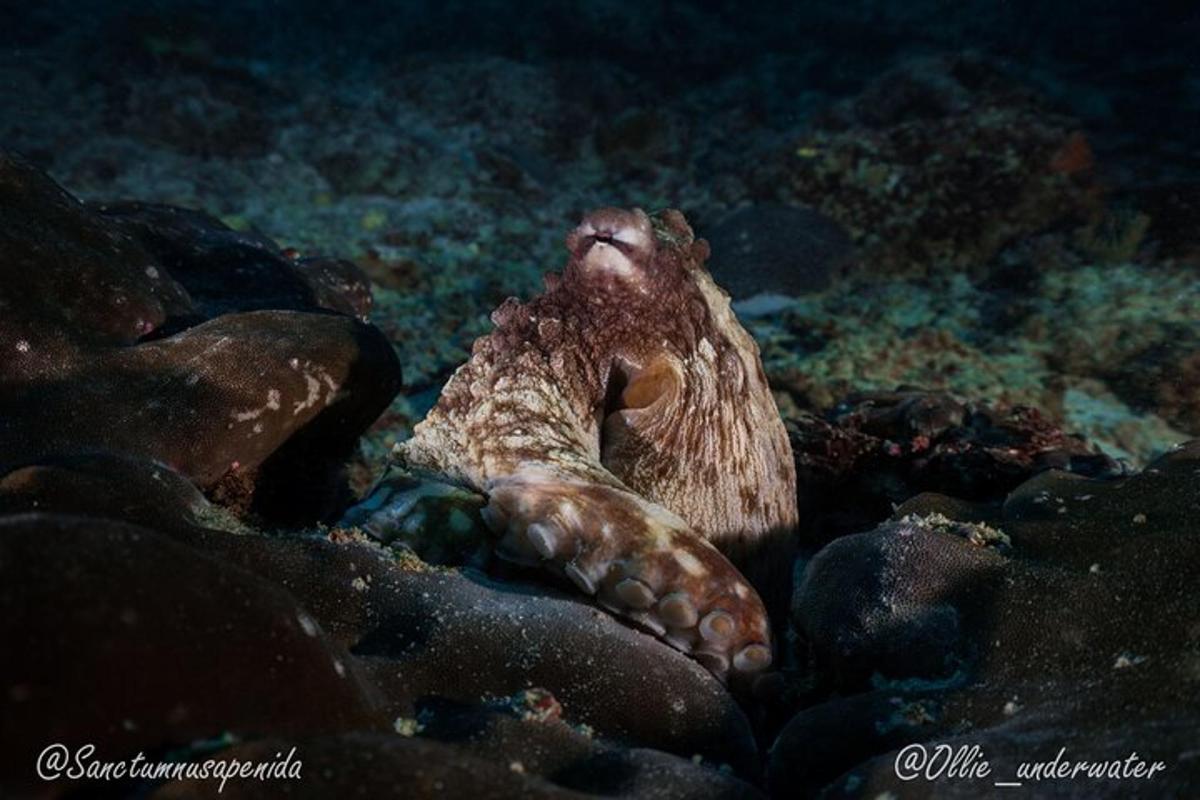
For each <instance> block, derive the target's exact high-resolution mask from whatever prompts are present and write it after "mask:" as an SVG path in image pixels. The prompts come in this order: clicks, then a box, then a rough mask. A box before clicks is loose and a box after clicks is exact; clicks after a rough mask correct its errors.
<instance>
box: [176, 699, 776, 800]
mask: <svg viewBox="0 0 1200 800" xmlns="http://www.w3.org/2000/svg"><path fill="white" fill-rule="evenodd" d="M458 716H459V722H460V724H462V725H464V726H468V727H469V728H470V730H469V731H466V730H458V731H449V732H447V733H450V734H451V735H452V737H453V738H452V739H451V740H450V741H446V742H443V741H439V739H437V738H402V737H399V736H371V735H367V734H351V735H346V736H340V737H336V738H333V737H327V738H324V739H308V740H269V741H263V742H254V743H252V744H248V745H241V746H238V747H234V748H231V749H229V750H225V751H222V753H221V756H222V757H229V758H238V759H252V760H262V761H270V760H271V759H272V758H275V757H276V753H280V752H282V753H285V754H286V753H287V752H288V751H289V750H290V749H291V748H292V747H295V748H296V750H297V753H304V754H305V758H306V760H305V770H306V772H304V779H303V780H301V781H292V782H290V784H289V783H288V782H282V781H281V782H266V783H261V784H259V783H255V782H250V781H245V782H234V783H230V784H229V785H228V787H227V789H226V791H225V792H224V793H223V794H228V795H229V796H230V797H233V798H258V797H263V798H268V797H278V796H279V792H280V790H281V788H283V787H286V791H287V792H288V794H289V796H292V797H314V798H319V797H330V796H340V795H346V794H351V795H353V794H356V793H361V794H364V795H366V796H368V797H397V798H399V797H405V798H440V797H472V798H481V799H489V798H494V800H505V799H506V798H513V797H522V798H524V797H529V798H545V800H582V799H583V798H588V797H620V798H648V800H672V799H673V798H681V799H682V798H693V797H705V798H714V800H723V799H724V798H729V800H734V799H735V798H746V799H748V798H756V797H762V796H763V795H761V794H760V793H759V792H757V791H756V790H755V789H754V788H753V787H751V786H749V785H748V784H745V783H742V782H741V781H738V780H737V779H735V778H731V777H729V776H726V775H722V774H720V773H718V772H715V771H713V770H710V769H705V768H703V767H699V766H696V765H694V764H692V763H691V762H690V761H683V760H680V759H672V758H670V757H664V756H663V755H662V754H661V753H654V752H653V751H646V750H635V751H614V750H610V749H607V748H604V747H600V746H597V745H596V744H594V743H592V742H591V741H590V740H587V739H586V737H583V736H581V735H580V734H578V733H576V732H574V731H572V730H571V729H569V728H568V727H567V726H565V725H563V724H562V723H550V724H547V723H541V722H523V721H520V720H514V719H506V720H502V721H500V722H497V721H496V720H495V717H496V715H495V714H494V713H491V714H488V713H486V712H485V713H474V714H472V713H469V712H468V713H462V712H460V713H459V715H458ZM497 729H501V730H497ZM468 736H469V738H468ZM464 740H465V746H464ZM307 770H311V772H309V771H307ZM211 791H212V786H211V784H210V783H205V782H193V783H187V782H179V783H171V784H167V785H165V786H163V787H162V788H161V789H159V790H158V791H157V792H155V793H154V794H153V795H152V797H154V798H155V800H173V799H177V800H184V799H185V798H201V797H208V796H210V793H211Z"/></svg>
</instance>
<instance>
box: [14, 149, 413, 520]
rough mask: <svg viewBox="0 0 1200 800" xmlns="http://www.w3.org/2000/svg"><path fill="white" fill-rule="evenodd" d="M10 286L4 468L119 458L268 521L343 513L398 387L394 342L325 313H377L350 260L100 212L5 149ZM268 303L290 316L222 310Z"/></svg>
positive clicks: (170, 217) (139, 213) (191, 218)
mask: <svg viewBox="0 0 1200 800" xmlns="http://www.w3.org/2000/svg"><path fill="white" fill-rule="evenodd" d="M176 278H178V280H177V279H176ZM0 279H2V283H0V340H3V341H4V342H7V343H9V344H8V345H6V346H5V347H4V351H3V353H2V354H0V378H2V380H0V470H5V471H7V470H8V469H11V468H13V467H17V466H22V465H27V464H34V463H37V462H42V461H45V460H46V459H53V458H55V457H58V456H61V455H72V454H82V453H90V452H97V451H106V452H111V453H115V454H121V455H125V456H131V457H136V458H146V459H150V460H153V461H158V462H162V463H164V464H167V465H170V466H171V467H173V468H174V469H177V470H178V471H180V472H182V473H183V474H185V475H186V476H187V477H188V478H189V479H191V480H192V481H193V482H195V483H196V485H198V486H199V487H200V488H201V489H204V490H206V491H208V492H210V493H211V494H212V495H213V496H217V497H221V498H222V499H223V500H225V501H226V502H228V503H229V504H231V505H234V506H237V507H239V508H251V507H253V509H254V510H255V511H257V512H259V513H261V514H264V515H265V516H268V517H274V518H277V519H280V520H289V519H311V518H313V517H323V516H328V515H330V514H333V513H334V512H336V511H337V510H339V509H338V507H339V506H340V505H344V502H345V500H346V499H347V489H346V483H345V480H344V479H343V478H342V477H341V475H340V473H339V471H340V469H341V466H342V464H343V463H344V461H345V459H346V457H347V455H348V454H349V451H350V448H351V447H352V445H353V444H354V442H355V441H356V440H357V438H358V436H359V434H361V433H362V431H364V430H365V429H366V427H367V426H368V425H370V423H371V422H372V421H373V420H374V419H375V418H376V417H377V416H378V415H379V414H380V413H381V412H382V411H383V410H384V409H385V408H386V407H387V405H388V403H389V402H390V401H391V399H392V397H393V396H394V395H395V393H396V392H397V391H398V390H399V386H400V368H399V364H398V362H397V360H396V356H395V354H394V353H393V351H392V348H391V346H390V344H389V343H388V342H387V340H386V339H385V338H384V337H383V335H382V334H381V333H380V332H379V331H378V330H377V329H375V328H373V327H371V326H369V325H367V324H365V323H363V322H360V321H358V320H355V319H351V318H349V317H346V316H341V315H339V314H333V313H328V310H330V309H332V310H335V311H345V312H347V313H351V314H354V315H358V316H361V315H362V314H363V313H365V311H366V309H367V307H368V305H369V303H368V302H367V299H368V298H369V290H368V287H367V284H366V282H365V280H364V279H363V278H362V276H361V275H360V274H358V273H357V271H356V269H355V268H354V267H353V265H349V264H347V263H346V262H339V261H333V260H328V259H299V260H295V259H292V258H290V257H289V256H287V255H285V254H283V253H281V252H280V251H279V250H278V248H277V247H275V245H274V244H273V243H271V242H270V241H268V240H265V239H262V238H261V237H255V236H251V235H246V234H239V233H237V232H235V231H232V230H230V229H228V228H226V227H225V226H223V225H221V224H220V223H218V222H217V221H216V220H214V219H212V218H211V217H208V216H207V215H204V214H201V213H198V212H190V211H182V210H178V209H172V208H168V207H165V206H143V205H125V206H118V207H113V208H110V209H108V210H106V211H103V212H98V211H95V210H92V209H89V208H87V207H85V206H82V205H81V204H79V203H78V202H76V201H75V200H74V199H73V198H71V197H70V196H69V195H68V194H67V193H65V192H64V191H62V190H61V189H60V188H59V187H57V186H56V185H55V184H54V183H53V181H51V180H50V179H49V178H47V177H46V176H44V175H42V174H41V173H40V172H38V171H37V170H36V169H34V168H33V167H31V166H30V165H29V164H27V163H25V162H23V161H21V160H20V159H18V158H16V157H12V156H7V155H3V156H0ZM266 308H282V309H293V310H278V311H274V310H272V311H268V310H260V311H254V312H251V313H238V314H232V313H231V314H224V312H226V311H233V310H241V309H266ZM294 309H303V310H304V311H300V310H294ZM309 312H314V313H309ZM315 312H321V313H315ZM210 317H211V319H208V318H210ZM205 319H208V321H207V322H202V321H203V320H205ZM197 322H201V324H198V325H195V326H194V327H190V326H192V325H193V324H194V323H197ZM165 334H172V335H165Z"/></svg>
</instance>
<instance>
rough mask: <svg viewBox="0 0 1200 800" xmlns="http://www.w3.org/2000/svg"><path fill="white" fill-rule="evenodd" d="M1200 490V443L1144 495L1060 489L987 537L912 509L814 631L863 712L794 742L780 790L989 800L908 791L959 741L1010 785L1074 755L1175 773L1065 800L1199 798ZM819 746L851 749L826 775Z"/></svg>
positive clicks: (1024, 496)
mask: <svg viewBox="0 0 1200 800" xmlns="http://www.w3.org/2000/svg"><path fill="white" fill-rule="evenodd" d="M1198 476H1200V442H1193V443H1191V444H1189V445H1187V446H1185V447H1183V448H1181V449H1179V450H1176V451H1174V452H1172V453H1170V454H1168V455H1167V456H1164V457H1163V458H1161V459H1159V460H1158V461H1156V462H1154V463H1153V464H1151V465H1150V466H1149V467H1147V468H1146V469H1145V470H1144V471H1142V472H1141V473H1138V474H1136V475H1132V476H1129V477H1125V478H1117V479H1111V480H1098V479H1089V478H1085V477H1081V476H1077V475H1071V474H1068V473H1064V472H1060V471H1050V472H1045V473H1043V474H1041V475H1039V476H1037V477H1034V478H1032V479H1031V480H1029V481H1027V482H1026V483H1024V484H1022V485H1021V486H1020V487H1018V488H1017V489H1016V490H1015V491H1013V492H1012V493H1011V494H1010V496H1009V497H1008V499H1007V501H1006V502H1005V503H1004V505H1003V507H1002V508H1000V509H996V508H995V507H992V508H991V520H990V522H989V526H987V527H985V526H980V525H978V524H976V523H972V524H956V523H954V522H952V521H950V520H947V519H945V518H939V517H938V516H936V515H930V516H925V517H923V518H922V517H919V516H915V514H916V513H917V512H919V511H920V510H921V507H922V506H923V507H924V508H925V509H927V510H928V509H931V508H938V509H939V510H941V511H946V510H948V509H951V508H953V505H954V504H953V503H951V504H946V503H940V502H938V501H936V499H934V498H933V497H932V496H925V497H924V498H923V499H921V500H920V501H913V502H912V503H910V504H909V505H908V506H907V507H906V508H905V509H903V511H904V512H905V513H906V514H914V516H906V517H905V518H904V519H901V520H899V521H893V522H890V523H887V524H884V525H882V526H880V527H879V528H877V529H876V530H874V531H872V532H870V533H866V534H862V535H857V536H848V537H843V538H841V539H838V540H837V541H835V542H834V543H832V544H830V545H829V546H828V547H826V548H825V549H824V550H823V551H821V553H819V554H818V555H817V557H816V558H814V559H813V560H812V561H811V562H810V563H809V564H808V566H807V569H806V572H805V575H804V578H803V582H802V584H801V587H800V589H799V590H798V592H797V597H796V604H795V617H796V622H797V626H798V629H799V630H800V632H801V634H802V637H803V640H804V641H805V642H806V643H807V645H808V646H809V647H811V648H812V651H813V656H814V661H815V663H816V664H818V665H819V670H820V672H821V675H822V679H823V680H825V681H828V682H829V683H830V684H831V685H838V686H840V687H841V690H842V691H843V692H844V693H847V694H848V696H847V697H845V698H844V699H834V700H831V701H830V702H829V704H828V705H827V706H818V707H814V708H810V709H806V710H804V711H802V712H801V713H800V714H799V715H798V716H797V717H796V719H795V720H793V722H792V723H790V724H789V726H788V729H787V730H785V732H784V734H783V735H782V736H781V737H780V739H779V741H778V742H777V743H776V745H775V747H774V749H773V751H772V766H771V776H772V786H773V788H775V789H776V790H777V791H783V792H790V791H792V790H793V789H794V787H796V786H801V787H803V786H809V787H817V786H819V787H824V788H825V789H826V790H828V791H831V792H835V793H839V794H841V793H843V792H845V793H846V794H847V795H848V796H852V797H873V796H876V795H878V794H879V793H880V792H885V791H890V792H892V793H894V794H895V795H896V796H897V797H908V796H916V795H914V792H916V791H917V790H919V791H920V796H935V797H967V796H973V795H972V792H977V791H978V785H973V784H972V783H971V782H969V781H953V780H941V781H935V782H926V781H917V782H915V784H919V785H918V786H916V788H915V789H914V788H913V786H914V784H909V783H906V782H903V781H901V780H900V779H899V778H897V776H896V773H895V771H894V763H895V756H896V752H897V751H896V750H895V748H897V747H899V746H900V745H901V744H903V743H905V742H906V741H922V742H928V743H931V744H932V743H936V742H942V741H945V742H948V743H950V744H952V745H954V746H958V745H964V744H965V745H970V744H977V745H979V746H980V747H981V748H982V751H983V752H984V754H985V756H984V757H985V758H987V759H988V760H989V761H990V762H991V764H992V767H993V771H994V773H995V775H996V777H995V779H996V780H1006V779H1016V778H1015V773H1016V769H1017V767H1018V765H1019V764H1020V763H1021V762H1022V761H1050V760H1052V759H1053V758H1054V757H1055V756H1056V754H1057V753H1058V751H1059V749H1060V748H1061V747H1066V748H1067V751H1068V753H1067V756H1066V758H1067V759H1069V760H1072V761H1079V760H1089V761H1096V760H1106V759H1118V760H1122V761H1124V760H1125V759H1126V758H1127V757H1129V755H1130V754H1131V753H1133V752H1135V751H1136V752H1137V753H1139V754H1140V756H1141V757H1142V758H1145V759H1146V760H1148V761H1163V762H1164V763H1165V764H1166V766H1167V770H1166V772H1163V773H1160V774H1159V775H1158V776H1157V777H1156V778H1155V779H1154V780H1153V781H1149V782H1142V783H1138V782H1130V781H1125V782H1120V781H1105V780H1090V779H1088V780H1085V779H1076V780H1075V781H1062V782H1059V783H1057V784H1053V785H1047V786H1046V787H1045V788H1047V789H1048V790H1049V791H1051V792H1052V793H1053V794H1054V795H1055V796H1071V797H1076V796H1088V797H1125V796H1131V794H1138V793H1147V794H1145V796H1151V795H1152V796H1189V795H1191V794H1194V793H1195V792H1196V790H1197V789H1198V788H1200V765H1198V764H1197V762H1196V761H1195V759H1194V758H1191V757H1190V756H1189V753H1191V752H1192V751H1193V750H1194V748H1195V737H1194V732H1195V729H1196V725H1197V715H1198V710H1197V707H1196V704H1195V700H1194V698H1195V697H1196V696H1197V694H1198V693H1200V671H1198V670H1197V669H1196V665H1197V661H1196V652H1197V649H1196V645H1197V641H1198V640H1197V636H1198V631H1197V627H1196V625H1195V620H1197V619H1200V598H1198V597H1197V595H1196V593H1195V592H1193V591H1191V589H1190V587H1191V585H1192V582H1193V581H1192V578H1193V577H1194V572H1195V564H1196V563H1197V560H1198V559H1200V537H1197V536H1196V530H1195V520H1196V519H1197V518H1200V517H1198V515H1200V492H1198V491H1197V485H1198V483H1197V482H1198V480H1200V478H1198ZM972 531H973V532H974V534H979V535H978V536H976V535H974V534H972V533H971V532H972ZM963 533H967V534H969V535H968V536H967V537H965V538H964V536H963V535H962V534H963ZM1001 545H1002V546H1001ZM1004 552H1007V555H1005V554H1003V553H1004ZM837 587H841V589H840V591H839V590H838V588H837ZM848 587H852V588H851V589H850V590H848ZM813 740H821V741H832V742H833V743H834V744H831V745H826V746H823V747H822V748H821V753H822V754H823V757H822V758H820V759H819V760H818V759H817V758H814V757H813V756H812V755H811V754H809V753H807V752H806V750H807V748H808V746H809V742H811V741H813ZM848 742H853V744H839V743H848ZM838 773H843V776H842V778H841V779H839V780H837V781H835V782H832V783H831V782H830V780H829V779H830V777H831V776H833V775H835V774H838Z"/></svg>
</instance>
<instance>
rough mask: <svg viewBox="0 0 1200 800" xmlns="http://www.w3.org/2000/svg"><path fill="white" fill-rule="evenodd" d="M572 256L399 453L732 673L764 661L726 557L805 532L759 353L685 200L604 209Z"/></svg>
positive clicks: (748, 604) (501, 531)
mask: <svg viewBox="0 0 1200 800" xmlns="http://www.w3.org/2000/svg"><path fill="white" fill-rule="evenodd" d="M567 248H568V251H569V253H570V255H569V258H568V262H567V266H566V269H565V270H564V271H563V273H562V274H561V275H557V274H551V275H547V276H546V290H545V292H544V293H543V294H542V295H540V296H538V297H535V298H534V299H532V300H530V301H529V302H528V303H520V302H518V301H517V300H516V299H515V298H509V299H508V300H507V301H505V302H504V304H502V305H501V306H500V308H498V309H497V310H496V311H495V312H493V314H492V321H493V322H494V323H495V326H496V328H495V330H494V331H493V332H492V333H491V334H490V335H488V336H485V337H482V338H480V339H479V340H477V341H476V342H475V345H474V347H473V351H472V355H471V358H470V360H469V361H468V362H467V363H466V364H464V365H463V366H462V367H460V368H459V369H458V371H457V372H456V373H455V374H454V376H453V377H452V378H451V379H450V381H449V382H448V383H447V385H446V387H445V388H444V389H443V391H442V395H441V397H440V399H439V400H438V402H437V404H436V406H435V407H434V408H433V409H432V410H431V411H430V413H429V415H428V416H427V417H426V418H425V420H424V421H422V422H421V423H420V424H418V425H417V426H416V429H415V431H414V435H413V438H412V439H410V440H408V441H406V442H403V443H401V444H400V445H398V446H397V450H396V456H397V460H398V461H399V463H400V464H401V465H402V466H403V467H405V468H407V469H409V470H414V471H419V472H427V473H435V474H438V475H439V476H441V477H442V478H443V479H449V480H452V481H454V482H457V483H461V484H463V485H466V486H469V487H472V488H474V489H476V490H479V491H482V492H484V493H485V494H486V495H487V496H488V500H489V502H488V505H487V507H486V508H485V509H484V517H485V520H486V521H487V523H488V525H489V527H491V528H492V529H493V530H494V531H495V532H496V533H497V534H498V535H500V542H499V544H498V546H497V551H498V552H499V553H500V555H502V556H503V557H505V558H508V559H510V560H513V561H517V562H520V563H526V564H540V565H542V566H544V567H545V568H547V569H549V570H552V571H554V572H556V573H557V574H559V575H562V576H565V577H566V578H568V579H570V580H571V581H572V582H573V583H574V584H575V585H576V586H577V587H578V588H579V589H580V590H581V591H583V592H585V593H587V594H589V595H593V596H595V597H596V599H597V601H598V602H599V603H600V604H601V605H602V606H604V607H606V608H608V609H609V610H611V611H613V612H614V613H616V614H617V615H619V616H622V617H624V618H626V619H629V620H631V621H633V622H635V623H637V624H639V625H641V626H642V627H644V628H647V629H649V630H651V631H653V632H654V633H655V634H657V635H658V636H659V637H660V638H662V639H664V640H665V641H667V642H668V643H670V644H672V645H673V646H675V647H677V648H679V649H681V650H683V651H685V652H687V653H689V654H690V655H692V656H693V657H695V658H696V659H697V660H699V661H701V663H703V664H704V665H705V666H707V667H708V668H709V669H710V670H711V671H712V672H713V673H714V674H716V675H717V676H718V677H721V678H726V677H728V675H729V673H730V670H732V672H733V673H754V672H757V671H759V670H761V669H763V668H765V667H766V666H768V665H769V664H770V661H771V650H770V641H771V635H770V626H769V624H768V619H767V614H766V611H765V610H764V607H763V603H762V600H761V599H760V597H759V594H758V593H757V592H756V591H755V589H754V588H752V587H751V584H750V582H749V581H748V580H747V579H746V578H745V577H744V576H743V575H742V573H740V572H739V571H738V569H737V568H736V567H735V566H734V565H733V563H731V562H730V560H729V559H727V558H726V556H728V557H729V558H731V559H733V561H735V562H739V563H742V564H743V565H744V564H746V563H748V562H749V561H750V557H751V556H752V555H754V554H755V553H758V552H760V551H761V550H763V549H769V548H764V546H765V545H768V544H771V543H775V544H778V543H779V542H781V541H786V540H789V539H790V534H791V532H792V531H793V530H794V529H795V527H796V524H797V513H796V476H795V467H794V464H793V461H792V454H791V449H790V445H789V443H788V439H787V434H786V432H785V430H784V427H783V422H782V420H781V419H780V417H779V412H778V410H777V408H776V406H775V402H774V399H773V397H772V396H771V393H770V390H769V389H768V387H767V381H766V377H765V375H764V373H763V369H762V364H761V361H760V359H759V353H758V347H757V346H756V345H755V343H754V341H753V340H752V339H751V338H750V336H749V334H747V333H746V331H745V330H744V329H743V328H742V327H741V325H740V324H739V323H738V322H737V320H736V318H735V317H734V315H733V312H732V310H731V309H730V307H729V297H728V295H726V294H725V293H724V292H723V291H721V290H720V289H719V288H718V287H717V286H716V284H715V283H714V282H713V280H712V278H711V277H710V276H709V274H708V272H707V271H706V270H705V269H704V262H705V260H706V259H707V257H708V245H707V243H706V242H705V241H704V240H702V239H701V240H697V239H695V238H694V236H693V234H692V230H691V228H690V227H689V226H688V224H687V221H686V220H685V219H684V217H683V215H682V214H681V213H679V212H678V211H674V210H667V211H663V212H660V213H658V214H656V215H655V216H654V217H650V216H647V215H646V214H645V213H644V212H643V211H641V210H640V209H634V210H632V211H626V210H621V209H611V208H606V209H600V210H597V211H593V212H591V213H590V214H588V215H587V216H586V217H585V218H584V220H583V222H582V223H581V224H580V225H579V227H578V228H576V229H575V230H574V231H572V232H571V233H570V234H569V235H568V236H567ZM723 553H724V555H723ZM759 560H762V559H761V558H760V559H759ZM776 560H778V559H776ZM776 566H778V565H776Z"/></svg>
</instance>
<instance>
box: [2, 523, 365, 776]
mask: <svg viewBox="0 0 1200 800" xmlns="http://www.w3.org/2000/svg"><path fill="white" fill-rule="evenodd" d="M0 573H2V574H0V628H2V629H3V640H4V641H5V642H6V645H5V650H6V653H5V657H4V660H3V662H2V665H0V675H2V679H0V684H2V685H3V687H4V691H3V694H2V695H0V703H2V704H3V713H0V730H2V732H3V739H4V741H5V742H6V743H8V744H7V746H6V747H5V748H4V752H3V754H2V755H0V775H2V776H3V780H2V783H3V785H4V786H5V787H9V788H15V787H18V786H28V787H32V786H34V785H36V784H38V783H39V782H38V780H37V777H36V774H35V773H34V764H35V761H36V756H37V753H38V752H39V751H40V750H41V749H42V748H44V747H46V746H47V744H49V743H53V742H62V743H66V744H68V746H73V747H74V746H80V745H82V744H86V743H91V744H94V745H95V746H96V748H97V753H98V754H100V755H98V756H97V757H103V758H105V759H114V760H117V759H122V758H129V757H132V756H134V755H136V754H137V753H138V752H151V751H159V752H160V751H161V750H162V749H164V748H170V747H178V746H184V745H189V744H190V743H192V742H193V741H196V740H200V739H209V738H214V737H218V736H220V735H222V734H224V733H226V732H229V733H232V734H234V735H239V736H247V735H251V734H255V735H263V734H266V735H272V734H273V735H280V736H303V735H315V734H322V733H332V732H338V731H346V730H380V729H383V728H385V727H386V726H387V719H386V718H385V717H383V716H381V714H380V701H379V696H378V693H377V692H375V691H374V690H373V689H372V687H371V685H370V683H369V682H368V681H366V680H364V679H363V678H362V675H361V673H360V672H359V670H358V669H357V667H356V666H355V664H354V661H353V659H351V658H350V656H349V655H348V654H347V653H346V651H345V650H344V649H343V648H341V647H340V646H338V645H337V644H336V643H335V642H333V641H331V640H330V638H329V637H328V636H327V635H326V634H325V632H324V631H323V630H322V629H321V627H320V624H319V623H318V622H317V621H316V620H314V619H313V618H312V616H310V615H309V614H308V613H307V612H306V611H305V610H304V609H303V608H302V607H300V606H299V605H298V604H297V603H296V601H295V600H294V599H293V598H292V597H291V596H290V595H289V594H288V593H286V592H284V591H282V590H280V589H279V588H277V587H274V586H272V585H270V584H269V583H267V582H266V581H263V580H261V579H259V578H256V577H255V576H253V575H251V574H249V573H247V572H245V571H243V570H240V569H237V568H235V567H232V566H230V565H229V564H225V563H221V562H218V561H216V560H214V559H211V558H208V557H205V556H203V555H201V554H200V553H198V552H197V551H195V550H192V549H191V548H188V547H185V546H183V545H180V544H178V543H175V542H172V541H171V540H170V539H168V538H166V537H164V536H162V535H160V534H157V533H155V532H153V531H151V530H149V529H146V528H141V527H138V526H133V525H127V524H123V523H117V522H111V521H104V520H97V519H87V518H82V517H71V516H65V515H53V514H26V515H17V516H7V517H3V518H0ZM6 793H7V789H6Z"/></svg>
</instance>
